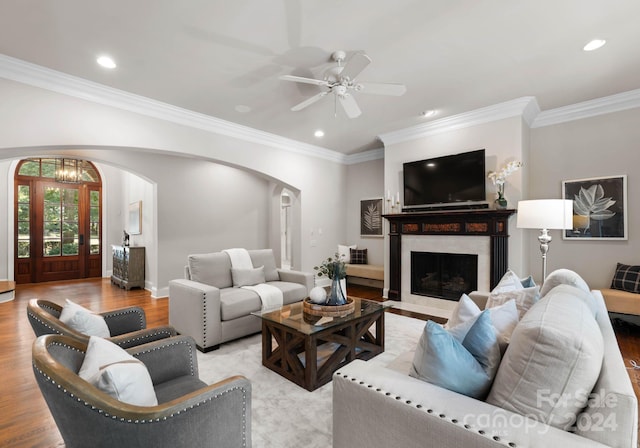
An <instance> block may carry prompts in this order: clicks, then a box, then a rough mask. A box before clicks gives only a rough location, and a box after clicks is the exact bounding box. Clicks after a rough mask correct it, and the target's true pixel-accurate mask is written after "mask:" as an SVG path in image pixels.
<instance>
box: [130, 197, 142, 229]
mask: <svg viewBox="0 0 640 448" xmlns="http://www.w3.org/2000/svg"><path fill="white" fill-rule="evenodd" d="M129 233H130V234H131V235H140V234H141V233H142V201H137V202H132V203H131V204H129Z"/></svg>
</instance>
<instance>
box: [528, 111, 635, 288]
mask: <svg viewBox="0 0 640 448" xmlns="http://www.w3.org/2000/svg"><path fill="white" fill-rule="evenodd" d="M639 123H640V109H631V110H627V111H623V112H616V113H611V114H606V115H600V116H597V117H592V118H587V119H582V120H576V121H571V122H568V123H563V124H558V125H553V126H546V127H542V128H534V129H532V130H531V131H530V132H531V151H530V158H529V159H530V160H529V177H528V191H529V198H530V199H546V198H560V197H562V181H563V180H571V179H583V178H590V177H603V176H614V175H621V174H626V175H627V183H628V185H627V186H628V203H627V216H628V228H629V235H628V238H629V239H628V240H627V241H584V240H582V241H581V240H563V239H562V235H561V234H560V231H552V237H553V241H552V242H551V244H550V249H549V254H548V261H547V263H548V265H547V272H551V271H552V270H553V269H557V268H560V267H564V268H569V269H572V270H575V271H576V272H578V273H579V274H580V275H581V276H583V277H584V279H585V280H586V281H587V283H589V286H591V287H592V288H603V287H608V286H609V285H610V284H611V278H612V277H613V273H614V270H615V266H616V263H617V262H621V263H628V264H640V255H638V254H640V235H638V231H639V229H640V210H639V209H638V207H637V204H638V197H640V181H639V179H638V175H637V172H638V168H639V167H640V150H639V149H638V142H640V126H638V124H639ZM526 233H527V235H526V236H527V241H528V251H527V253H528V261H529V265H530V267H531V271H532V272H533V273H534V274H537V275H536V276H537V277H539V272H541V258H540V251H539V249H538V247H539V245H538V242H537V239H536V237H537V232H535V231H529V230H527V231H526Z"/></svg>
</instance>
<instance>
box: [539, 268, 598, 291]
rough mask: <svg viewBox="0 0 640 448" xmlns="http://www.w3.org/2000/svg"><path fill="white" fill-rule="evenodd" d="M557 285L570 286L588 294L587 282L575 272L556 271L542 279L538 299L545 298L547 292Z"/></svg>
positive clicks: (568, 270)
mask: <svg viewBox="0 0 640 448" xmlns="http://www.w3.org/2000/svg"><path fill="white" fill-rule="evenodd" d="M558 285H571V286H575V287H576V288H580V289H582V290H583V291H585V292H590V290H589V285H587V282H585V281H584V280H583V279H582V277H580V275H578V274H577V273H576V272H573V271H572V270H570V269H556V270H555V271H553V272H552V273H551V274H549V275H548V276H547V278H545V279H544V283H543V285H542V288H540V297H544V296H546V295H547V293H548V292H549V291H551V290H552V289H553V288H555V287H556V286H558Z"/></svg>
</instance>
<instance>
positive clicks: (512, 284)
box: [491, 269, 524, 293]
mask: <svg viewBox="0 0 640 448" xmlns="http://www.w3.org/2000/svg"><path fill="white" fill-rule="evenodd" d="M519 289H524V286H522V281H521V280H520V277H518V275H517V274H516V273H515V272H513V271H512V270H511V269H509V270H508V271H507V272H505V273H504V275H503V276H502V278H501V279H500V281H499V282H498V284H497V285H496V286H495V288H493V289H492V290H491V292H496V293H497V292H507V291H517V290H519Z"/></svg>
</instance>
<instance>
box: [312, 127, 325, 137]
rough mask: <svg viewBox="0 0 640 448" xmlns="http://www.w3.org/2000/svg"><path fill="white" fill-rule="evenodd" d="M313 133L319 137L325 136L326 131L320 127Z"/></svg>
mask: <svg viewBox="0 0 640 448" xmlns="http://www.w3.org/2000/svg"><path fill="white" fill-rule="evenodd" d="M313 135H315V136H316V137H318V138H321V137H324V131H323V130H322V129H318V130H317V131H316V132H314V133H313Z"/></svg>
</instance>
